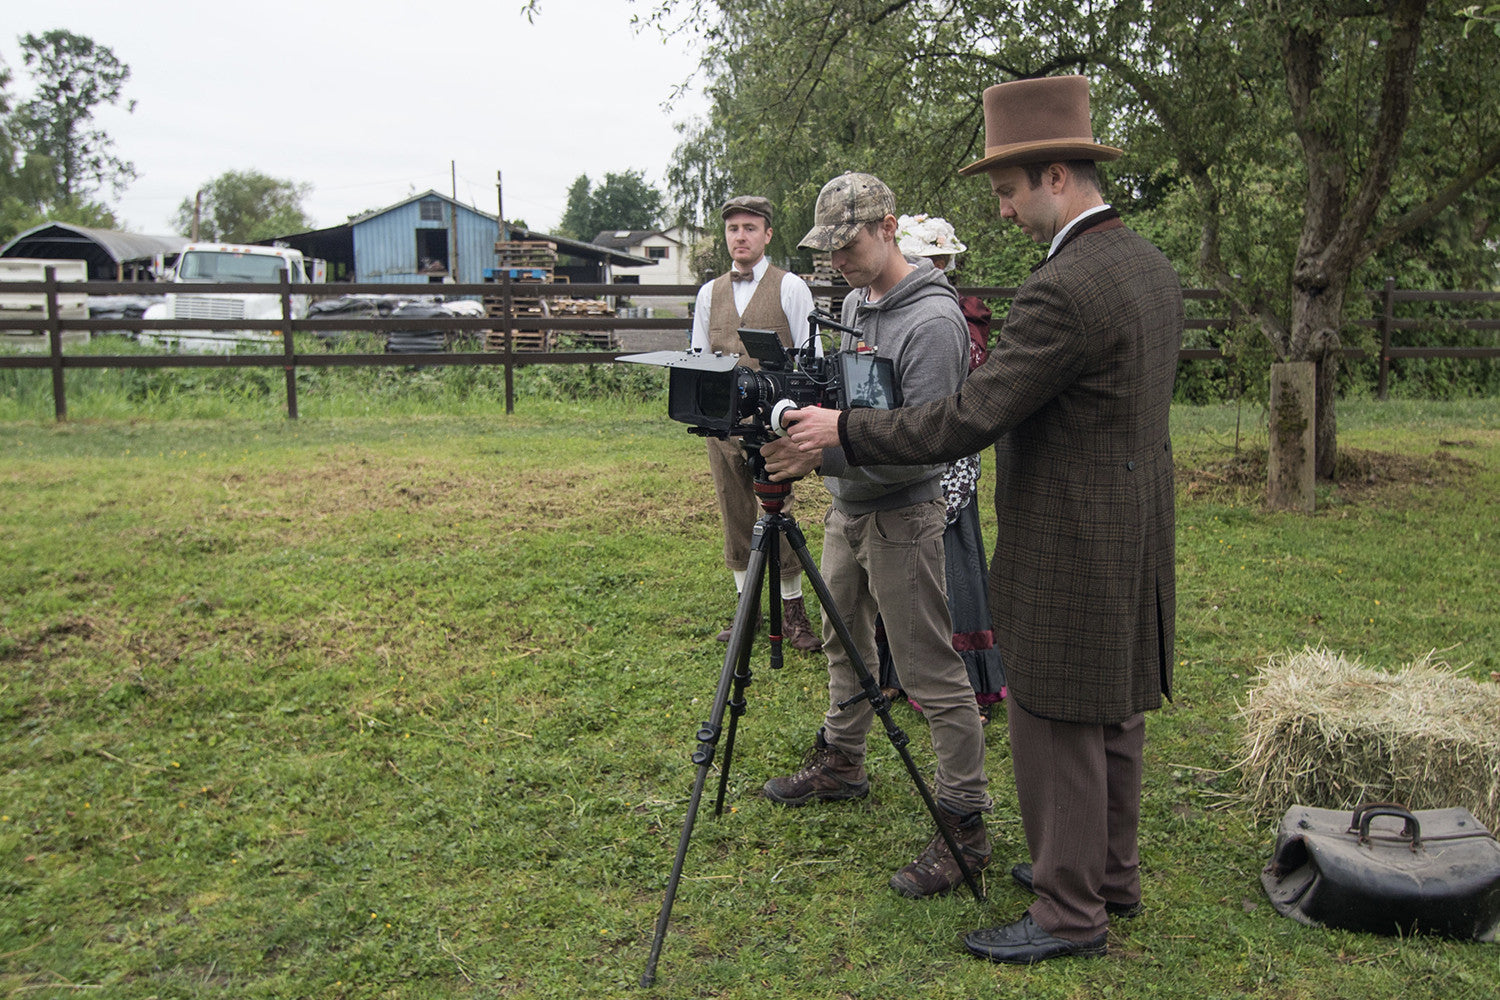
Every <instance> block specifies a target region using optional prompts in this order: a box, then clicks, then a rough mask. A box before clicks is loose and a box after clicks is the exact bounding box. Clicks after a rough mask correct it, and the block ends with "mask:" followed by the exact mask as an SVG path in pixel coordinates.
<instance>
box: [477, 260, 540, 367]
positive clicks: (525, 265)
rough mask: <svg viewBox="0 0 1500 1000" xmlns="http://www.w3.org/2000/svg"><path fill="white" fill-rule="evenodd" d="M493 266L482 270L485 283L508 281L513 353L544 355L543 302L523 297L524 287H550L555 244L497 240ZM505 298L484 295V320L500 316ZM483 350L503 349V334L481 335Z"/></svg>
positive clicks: (526, 295)
mask: <svg viewBox="0 0 1500 1000" xmlns="http://www.w3.org/2000/svg"><path fill="white" fill-rule="evenodd" d="M495 260H496V266H495V267H490V268H485V271H484V278H485V281H493V282H500V281H504V280H505V279H506V278H509V279H510V281H511V297H510V311H511V316H512V317H513V322H512V325H511V334H512V343H513V345H514V349H515V350H517V351H545V350H547V349H548V348H549V347H550V346H551V345H550V344H549V342H548V341H549V336H550V335H549V333H548V331H547V325H546V319H547V317H548V316H549V315H551V310H550V309H549V308H548V303H547V300H546V299H544V298H542V297H541V296H540V295H538V294H532V295H528V294H526V292H527V289H526V287H525V286H526V285H546V284H551V283H552V274H553V271H554V270H555V269H556V267H557V244H555V243H549V242H547V241H545V240H501V241H499V242H497V243H496V244H495ZM504 309H505V298H504V296H502V295H486V296H485V297H484V311H485V314H486V315H488V316H496V317H500V316H503V313H504ZM484 348H485V350H487V351H503V350H504V349H505V331H504V330H503V329H501V330H490V331H489V332H488V333H486V334H485V338H484Z"/></svg>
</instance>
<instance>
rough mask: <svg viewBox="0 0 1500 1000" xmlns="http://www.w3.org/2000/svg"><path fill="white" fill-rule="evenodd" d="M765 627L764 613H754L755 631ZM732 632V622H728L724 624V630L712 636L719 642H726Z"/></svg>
mask: <svg viewBox="0 0 1500 1000" xmlns="http://www.w3.org/2000/svg"><path fill="white" fill-rule="evenodd" d="M765 627H766V616H765V615H756V616H755V629H756V631H760V630H761V629H763V628H765ZM733 634H734V622H730V623H729V624H728V625H726V626H725V627H724V631H722V632H720V633H719V634H718V635H716V636H714V638H715V639H716V640H718V641H719V642H728V641H729V637H730V636H731V635H733Z"/></svg>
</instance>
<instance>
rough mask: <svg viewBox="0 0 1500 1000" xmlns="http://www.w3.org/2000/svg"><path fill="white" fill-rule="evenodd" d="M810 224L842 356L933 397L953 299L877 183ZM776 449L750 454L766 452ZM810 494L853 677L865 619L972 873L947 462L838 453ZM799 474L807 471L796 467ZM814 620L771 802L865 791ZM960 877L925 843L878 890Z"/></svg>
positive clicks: (980, 803)
mask: <svg viewBox="0 0 1500 1000" xmlns="http://www.w3.org/2000/svg"><path fill="white" fill-rule="evenodd" d="M815 211H816V214H815V217H814V218H815V222H816V225H814V226H813V228H812V230H811V231H810V232H808V234H807V235H806V236H805V237H803V239H802V243H801V245H802V246H804V247H808V248H810V249H813V250H822V251H827V252H831V253H832V263H833V266H834V268H835V269H837V270H838V271H839V272H840V273H841V274H842V275H843V276H844V280H845V281H847V282H848V283H849V284H850V285H851V286H853V291H851V292H850V293H849V294H848V295H847V296H846V297H845V298H844V303H843V322H844V325H845V326H848V327H851V328H855V329H857V330H858V331H859V333H858V336H856V335H854V334H849V333H845V334H843V343H842V345H841V348H842V349H843V350H846V351H847V350H854V349H855V348H856V347H863V348H870V349H874V350H875V351H877V352H878V353H879V354H880V356H881V357H884V358H889V359H890V360H891V362H892V363H893V364H894V365H895V373H896V382H897V385H896V388H897V389H898V391H899V394H900V397H901V399H902V404H903V405H908V406H909V405H915V404H918V403H924V402H927V401H929V400H938V399H942V398H944V397H945V396H947V395H948V394H949V393H951V392H953V391H954V390H955V389H957V388H958V387H959V385H960V384H961V383H962V382H963V378H964V375H965V374H967V372H968V370H969V328H968V323H967V322H966V321H965V319H964V315H963V311H962V310H961V309H960V308H959V305H958V295H957V294H956V293H955V292H954V290H953V286H952V285H950V284H949V283H948V279H947V278H946V277H944V276H943V272H942V271H940V270H938V269H937V268H935V267H933V266H932V263H931V262H930V261H927V260H921V261H920V262H918V263H912V262H910V261H907V260H906V259H905V258H904V257H902V256H901V249H900V247H899V246H898V245H897V241H896V231H897V220H896V215H895V212H896V199H895V197H894V196H893V195H892V194H891V190H890V188H888V187H886V185H885V184H884V183H882V182H881V180H880V179H879V178H878V177H874V176H871V175H870V174H861V173H846V174H843V175H842V176H839V177H835V178H834V179H833V180H831V181H829V182H828V183H827V184H825V185H824V186H823V190H822V192H821V193H819V195H818V202H817V207H816V210H815ZM785 451H790V452H792V453H793V454H797V455H800V454H801V453H800V452H798V451H797V449H796V446H795V445H793V444H791V443H790V442H788V441H772V442H769V443H767V444H765V445H763V446H762V447H761V454H762V455H763V456H765V457H766V458H767V467H768V468H769V467H770V464H771V461H772V459H773V456H775V455H777V454H778V453H780V452H785ZM819 457H820V462H819V463H818V464H820V465H821V469H820V471H821V473H822V475H823V477H824V479H823V484H824V485H825V486H827V487H828V492H829V493H831V494H832V495H833V506H832V508H831V509H830V510H829V512H828V515H827V518H826V519H825V521H824V532H823V576H824V578H825V580H826V582H827V584H828V589H829V592H830V594H831V595H832V597H833V603H834V604H835V605H836V606H837V609H838V611H839V613H840V614H841V615H842V616H843V619H844V621H845V623H846V624H847V625H848V627H849V634H850V636H851V638H852V639H853V640H854V641H855V643H856V644H857V646H858V650H857V652H858V654H859V655H860V657H861V658H862V659H863V661H864V663H865V665H866V668H867V669H869V670H874V669H875V664H876V650H875V616H876V615H877V614H878V615H880V616H881V618H882V619H883V621H884V623H885V634H886V638H887V640H888V641H889V644H890V651H891V658H892V660H893V662H894V664H895V667H896V669H897V671H899V673H900V675H901V683H902V686H903V688H905V690H906V693H907V694H908V695H909V696H910V697H911V698H912V700H914V701H916V702H917V703H918V704H920V705H921V706H922V712H923V715H924V717H925V718H926V720H927V722H928V725H929V728H930V731H931V733H932V748H933V753H934V755H935V756H936V757H937V775H936V780H935V788H934V791H933V797H934V798H935V799H936V800H937V804H938V809H937V812H938V821H939V822H940V823H942V824H943V826H944V827H945V828H946V829H947V831H948V832H949V833H950V834H951V835H952V837H953V840H954V843H955V844H956V845H957V847H958V849H959V851H960V852H962V854H963V857H964V863H965V864H966V865H967V866H968V869H969V871H970V873H971V874H974V875H978V873H979V872H980V871H982V870H983V869H984V867H985V865H987V864H988V863H989V858H990V845H989V838H988V835H987V834H986V831H985V826H984V813H986V812H988V811H989V809H990V806H991V803H990V797H989V791H988V785H989V782H988V779H987V778H986V776H985V770H984V725H983V722H982V721H981V719H980V716H979V708H978V706H977V705H976V704H975V701H974V689H973V688H972V687H971V686H970V684H969V674H968V668H967V667H965V665H964V661H963V657H962V656H961V655H959V653H958V652H957V651H956V650H954V648H953V625H952V619H951V617H950V615H949V612H948V601H947V591H946V574H945V566H946V563H945V561H944V555H943V531H944V529H945V528H946V527H947V506H946V504H945V502H944V500H943V484H942V480H943V474H944V473H945V472H946V471H947V465H946V464H945V463H939V462H927V463H925V464H921V465H913V464H911V463H904V464H900V465H890V466H876V465H868V464H867V465H864V466H860V467H854V466H848V465H846V464H845V463H844V461H843V456H842V455H841V454H839V452H838V449H837V448H831V449H829V450H827V451H825V452H823V453H822V454H821V455H820V456H819ZM803 471H804V472H806V471H810V469H805V470H803ZM828 616H829V609H828V608H824V609H823V645H824V649H825V650H826V651H827V653H828V710H827V712H826V713H825V714H824V716H823V725H822V728H820V729H819V730H818V732H817V734H816V736H815V737H814V739H813V745H812V747H811V748H810V749H809V750H808V753H807V758H806V760H805V761H804V762H803V767H802V769H801V770H799V771H797V772H796V773H795V774H792V775H789V776H787V777H781V778H774V779H772V780H771V781H769V782H767V783H766V786H765V795H766V797H767V798H768V799H770V800H771V801H773V802H776V803H780V804H782V805H789V806H800V805H804V804H806V803H809V802H814V801H834V800H839V799H854V798H860V797H862V796H864V795H865V794H867V793H868V791H869V788H870V782H869V778H868V775H867V774H866V772H865V764H864V761H865V750H866V742H867V739H868V736H869V731H870V726H871V724H872V723H873V722H874V715H875V712H874V708H873V706H872V705H871V704H870V702H869V700H868V699H866V698H862V697H860V692H861V687H860V683H859V677H858V674H857V672H856V671H855V669H854V665H853V661H852V659H851V657H850V651H849V650H847V649H845V648H844V645H843V643H842V642H841V641H840V640H839V637H838V634H837V633H836V632H835V631H834V629H833V626H832V625H831V624H830V623H829V620H828ZM962 880H963V875H962V869H960V868H959V866H958V863H957V861H956V860H955V859H954V857H953V854H952V852H951V851H950V850H949V849H948V845H947V842H946V841H945V840H944V839H943V836H942V834H941V833H938V834H935V835H934V836H933V837H932V838H931V840H929V841H928V843H927V845H926V847H925V848H924V849H923V850H922V851H921V853H920V854H919V855H918V856H917V858H916V860H914V861H913V862H911V864H909V865H907V866H906V867H904V868H902V869H901V870H900V871H898V872H896V873H895V875H893V876H892V877H891V880H890V885H891V888H893V889H895V890H896V891H897V892H898V893H900V894H901V895H903V896H906V897H908V898H911V899H918V898H922V897H926V896H934V895H938V894H941V893H945V892H948V891H950V890H951V889H953V888H954V887H955V886H957V885H958V884H959V883H960V882H961V881H962Z"/></svg>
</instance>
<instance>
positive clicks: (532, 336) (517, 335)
mask: <svg viewBox="0 0 1500 1000" xmlns="http://www.w3.org/2000/svg"><path fill="white" fill-rule="evenodd" d="M551 341H552V335H551V334H550V333H548V332H547V331H545V330H514V331H512V336H511V345H512V349H513V350H517V351H546V350H550V349H551ZM484 349H485V350H486V351H503V350H505V332H504V331H503V330H486V331H485V334H484Z"/></svg>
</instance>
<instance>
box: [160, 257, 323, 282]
mask: <svg viewBox="0 0 1500 1000" xmlns="http://www.w3.org/2000/svg"><path fill="white" fill-rule="evenodd" d="M286 266H287V262H286V260H284V259H283V258H281V257H276V256H273V255H271V254H252V253H234V252H232V251H225V250H190V251H188V252H187V253H185V254H183V255H182V259H181V260H180V261H178V262H177V279H178V280H179V281H256V282H259V281H264V282H275V281H280V280H281V275H280V273H279V272H280V271H281V269H282V268H284V267H286ZM291 275H292V281H293V282H298V281H301V280H302V275H301V274H299V273H298V269H297V268H295V267H294V268H292V269H291Z"/></svg>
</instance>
